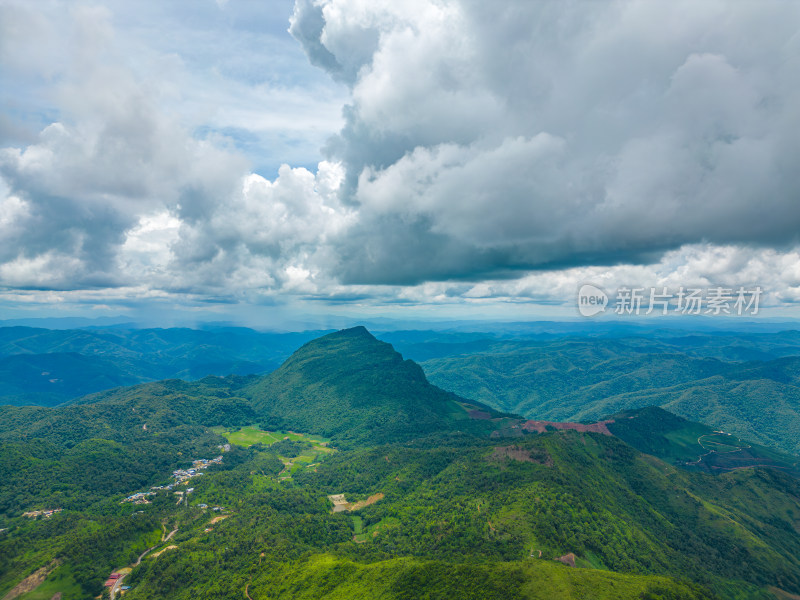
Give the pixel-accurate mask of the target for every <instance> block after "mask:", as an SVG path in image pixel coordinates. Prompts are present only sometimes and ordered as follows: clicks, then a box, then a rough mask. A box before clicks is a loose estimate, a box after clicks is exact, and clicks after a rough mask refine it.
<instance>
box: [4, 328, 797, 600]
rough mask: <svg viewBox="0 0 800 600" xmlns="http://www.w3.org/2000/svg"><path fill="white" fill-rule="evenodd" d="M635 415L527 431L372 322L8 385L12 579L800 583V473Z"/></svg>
mask: <svg viewBox="0 0 800 600" xmlns="http://www.w3.org/2000/svg"><path fill="white" fill-rule="evenodd" d="M653 410H657V409H653ZM641 415H642V416H641V420H639V421H637V420H636V419H635V418H634V419H631V418H630V417H632V416H635V415H634V414H632V413H623V414H619V415H616V416H615V417H614V419H613V420H614V421H615V422H618V423H621V424H623V425H621V426H620V427H622V428H621V429H617V433H618V434H619V437H617V436H615V435H609V433H614V424H613V423H610V424H609V425H608V427H609V428H610V432H609V431H605V432H603V431H602V430H601V429H598V430H597V432H586V431H576V430H571V429H570V427H571V428H572V429H581V427H578V426H568V427H567V428H566V429H561V430H552V428H550V429H548V428H544V429H542V431H543V433H536V432H535V429H533V428H531V427H528V426H527V424H526V421H525V419H523V418H521V417H515V416H514V415H509V414H503V413H498V412H495V411H492V410H491V409H488V408H487V407H485V406H482V405H479V404H475V403H471V402H469V401H466V400H464V399H462V398H459V397H458V396H455V395H453V394H451V393H447V392H444V391H442V390H440V389H438V388H436V387H434V386H432V385H431V384H429V383H428V381H427V380H426V377H425V375H424V374H423V372H422V370H421V369H420V367H419V366H418V365H416V364H415V363H413V362H411V361H409V360H406V359H404V358H403V357H402V356H401V355H399V354H398V353H397V352H396V351H395V350H394V349H393V348H392V347H391V346H390V345H388V344H386V343H384V342H380V341H378V340H376V339H375V338H374V337H373V336H372V335H371V334H370V333H369V332H368V331H366V330H365V329H363V328H354V329H350V330H344V331H341V332H337V333H334V334H330V335H328V336H325V337H322V338H320V339H317V340H314V341H312V342H309V343H308V344H306V345H305V346H303V347H302V348H300V349H299V350H298V351H297V352H295V353H294V355H293V356H292V357H291V358H290V359H288V360H287V361H286V362H285V363H284V364H283V365H282V366H281V368H280V369H279V370H278V371H276V372H275V373H273V374H270V375H266V376H248V377H240V376H231V377H208V378H205V379H203V380H201V381H197V382H183V381H178V380H170V381H163V382H158V383H150V384H142V385H138V386H133V387H128V388H120V389H116V390H111V391H107V392H103V393H99V394H94V395H91V396H88V397H85V398H83V399H81V400H80V401H78V402H75V403H73V404H71V405H68V406H63V407H57V408H41V407H22V408H19V407H4V408H3V409H2V414H0V530H2V531H0V594H6V593H7V592H9V591H10V590H11V589H12V588H14V587H15V586H17V585H18V584H20V583H23V582H28V583H29V585H30V586H32V587H33V588H35V589H33V591H30V592H25V593H24V594H22V595H20V596H19V598H22V600H33V599H35V598H39V597H43V596H44V595H46V594H49V596H47V597H48V598H49V597H51V596H52V595H54V594H55V593H56V592H61V593H62V600H83V599H88V598H93V597H96V596H98V595H99V594H100V592H101V591H102V588H103V581H104V579H105V578H106V577H108V576H109V574H110V573H111V572H112V571H116V572H118V573H120V574H121V575H122V577H123V579H124V584H125V585H126V586H130V590H129V591H127V593H126V597H128V598H130V600H137V599H142V600H143V599H150V600H156V599H161V598H163V599H170V600H176V599H177V600H182V599H187V600H188V599H190V598H191V599H195V598H209V599H211V598H213V599H217V598H219V599H227V598H230V599H234V598H235V599H237V600H238V599H240V598H242V597H249V598H252V599H253V600H266V599H273V598H287V599H289V598H330V599H333V598H374V597H385V598H398V599H400V598H403V599H405V598H408V599H410V598H419V597H427V598H437V599H438V598H442V599H444V598H453V597H458V598H475V599H478V598H481V599H483V598H509V599H534V598H536V599H538V598H542V599H544V598H547V599H555V600H558V599H562V598H563V599H567V598H575V599H578V598H608V599H609V600H611V599H612V598H613V599H617V598H630V599H631V600H633V599H639V600H641V599H650V600H657V599H665V598H668V599H676V600H677V599H698V600H699V599H708V600H710V599H712V598H716V599H726V600H727V599H730V600H739V599H765V600H766V599H769V598H772V599H773V600H774V599H775V598H776V597H778V596H775V594H781V593H783V592H781V591H780V590H783V591H784V592H786V593H793V594H800V536H798V534H797V523H798V522H800V500H799V498H800V479H798V478H797V477H796V476H795V474H794V473H793V472H792V470H791V469H785V468H783V466H784V465H782V464H778V463H776V464H775V465H773V466H768V467H763V466H757V467H746V468H741V467H740V466H738V467H737V468H734V469H730V470H729V471H728V472H721V471H719V470H714V469H713V468H711V466H709V467H708V468H706V469H700V468H697V467H696V466H695V467H693V466H691V465H688V464H683V463H688V462H690V461H688V460H686V458H687V457H688V458H692V453H693V452H696V451H698V447H694V446H692V445H691V440H690V439H689V438H690V437H691V435H693V434H694V433H695V432H697V431H700V432H708V431H709V429H708V428H703V427H704V426H701V425H698V424H692V423H687V422H686V421H683V420H681V419H677V418H676V417H674V416H671V415H669V414H668V413H664V412H663V411H661V412H652V411H651V412H643V413H641ZM625 419H628V422H626V421H625ZM676 419H677V420H676ZM245 425H246V426H247V427H244V426H245ZM625 425H627V427H625ZM659 428H660V429H659ZM649 429H652V430H653V432H654V435H653V436H652V437H651V436H648V435H647V431H648V430H649ZM684 431H686V432H689V433H687V434H685V435H684V434H683V433H681V432H684ZM298 432H301V433H302V435H300V434H299V433H298ZM674 432H678V433H679V434H680V435H678V436H677V438H676V437H675V435H673V434H674ZM712 433H713V432H712ZM700 435H705V433H701V434H700ZM626 440H627V441H626ZM676 440H677V442H676ZM687 440H688V441H687ZM628 442H630V443H628ZM700 442H701V446H700V447H699V450H700V451H702V450H703V449H704V447H703V446H702V443H706V444H717V446H716V448H717V450H720V451H721V450H722V449H723V448H722V444H721V442H719V440H716V439H709V440H700ZM729 442H730V447H733V444H734V440H733V439H731V440H729ZM673 443H674V444H673ZM735 443H736V444H741V445H742V446H744V445H745V444H746V441H745V440H738V439H736V441H735ZM631 444H633V445H631ZM637 448H639V449H637ZM642 449H644V452H642ZM682 453H683V454H682ZM659 456H662V457H663V460H662V458H659ZM776 456H777V455H776ZM714 464H716V463H714ZM173 471H174V473H173ZM153 486H156V487H155V488H153ZM55 509H61V510H60V511H57V512H49V511H53V510H55ZM41 511H45V512H46V514H45V513H41ZM23 513H25V514H23ZM148 549H149V551H148V552H145V551H146V550H148ZM137 560H138V562H137ZM37 585H38V587H37Z"/></svg>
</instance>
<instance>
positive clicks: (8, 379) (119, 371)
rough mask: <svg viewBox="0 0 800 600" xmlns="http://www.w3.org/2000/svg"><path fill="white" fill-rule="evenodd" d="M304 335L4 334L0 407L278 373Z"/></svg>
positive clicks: (3, 330)
mask: <svg viewBox="0 0 800 600" xmlns="http://www.w3.org/2000/svg"><path fill="white" fill-rule="evenodd" d="M315 335H317V334H315V333H314V332H306V333H286V334H278V333H260V332H256V331H253V330H251V329H245V328H236V327H230V328H224V329H214V330H193V329H183V328H173V329H100V330H91V329H76V330H49V329H39V328H33V327H0V404H13V405H42V406H53V405H56V404H60V403H62V402H65V401H68V400H71V399H74V398H77V397H79V396H83V395H85V394H89V393H93V392H98V391H101V390H106V389H109V388H113V387H117V386H120V385H132V384H135V383H140V382H145V381H156V380H160V379H167V378H182V379H199V378H202V377H205V376H207V375H230V374H240V375H246V374H250V373H266V372H269V371H272V370H274V369H276V368H277V367H278V366H279V365H280V363H281V362H282V361H283V360H285V359H286V358H287V357H288V356H289V355H290V354H291V352H292V351H293V350H295V349H296V348H297V347H298V346H299V345H300V344H302V343H304V342H306V341H308V340H309V339H312V338H313V337H315Z"/></svg>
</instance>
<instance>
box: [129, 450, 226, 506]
mask: <svg viewBox="0 0 800 600" xmlns="http://www.w3.org/2000/svg"><path fill="white" fill-rule="evenodd" d="M219 449H220V450H222V452H227V451H228V450H230V449H231V446H230V444H224V445H222V446H219ZM220 464H222V455H221V454H220V455H219V456H217V457H215V458H211V459H207V458H198V459H197V460H193V461H192V466H191V468H188V469H177V470H175V471H173V472H172V475H171V476H170V477H171V478H172V479H174V480H175V481H174V482H172V483H168V484H166V485H154V486H152V487H151V488H150V491H148V492H136V493H135V494H131V495H130V496H127V497H126V498H124V499H123V500H122V501H121V502H120V504H124V503H125V502H131V503H133V504H151V502H150V500H148V498H149V497H150V496H155V495H156V494H157V493H158V491H159V490H166V491H172V490H173V488H175V486H179V485H184V484H186V483H187V482H188V481H189V480H190V479H192V478H194V477H198V476H200V475H203V473H202V471H203V469H207V468H208V467H210V466H211V465H220ZM193 491H194V488H189V489H187V490H186V491H185V493H184V492H183V491H176V492H175V494H177V495H179V496H181V497H184V496H185V495H186V494H191V493H192V492H193ZM178 502H179V503H180V500H179V501H178Z"/></svg>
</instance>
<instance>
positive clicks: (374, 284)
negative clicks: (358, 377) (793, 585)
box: [0, 0, 800, 305]
mask: <svg viewBox="0 0 800 600" xmlns="http://www.w3.org/2000/svg"><path fill="white" fill-rule="evenodd" d="M206 4H208V6H206ZM206 4H203V5H202V6H201V7H199V8H198V11H199V12H198V15H197V16H196V23H198V25H197V26H194V27H193V26H192V25H191V24H184V23H182V22H181V19H180V18H179V17H180V15H179V14H178V13H177V12H176V10H177V9H175V7H173V6H171V5H164V4H162V3H157V2H145V3H142V5H141V10H139V9H138V7H137V9H136V10H134V9H132V8H131V5H129V4H127V3H125V2H118V1H116V0H112V1H110V2H108V3H107V4H106V5H105V6H104V7H102V8H96V7H94V8H93V7H89V6H86V5H76V6H75V7H73V6H71V5H68V4H65V3H61V2H57V1H53V2H50V3H47V5H46V6H45V8H44V9H43V10H41V11H36V10H32V9H31V8H30V7H29V6H28V5H26V4H23V3H19V2H10V1H6V2H2V3H0V13H2V14H0V23H1V24H2V25H0V27H2V28H3V29H2V31H0V33H2V34H8V35H0V65H1V66H2V67H3V68H2V70H0V83H1V84H3V85H2V87H3V88H4V89H6V90H7V89H14V90H18V91H19V94H18V96H19V97H20V98H25V97H26V95H27V96H28V97H36V98H39V100H37V102H38V103H39V104H36V105H35V106H36V109H35V110H31V111H29V112H30V113H31V115H33V113H35V115H33V116H31V115H29V116H27V117H26V118H25V119H18V118H17V116H16V115H17V112H18V111H19V110H20V109H19V105H13V106H12V103H11V100H10V99H9V98H10V94H9V92H7V91H3V92H0V99H1V100H2V103H0V106H2V107H3V108H2V109H1V110H3V111H5V112H7V114H5V115H3V118H2V119H0V135H2V136H4V137H2V138H0V139H3V140H5V139H6V137H5V136H8V138H9V139H12V138H13V140H14V141H13V143H12V142H3V144H5V147H3V148H0V285H3V286H6V287H8V288H24V287H35V288H47V287H51V288H54V289H65V290H66V289H80V288H89V287H98V288H103V287H104V286H107V287H116V288H118V289H119V290H125V291H124V293H123V292H120V295H121V296H120V297H129V296H127V294H136V293H144V292H142V290H148V292H147V293H155V294H157V295H158V294H166V295H168V296H169V295H173V294H174V295H181V294H185V295H186V297H195V296H197V297H200V296H202V295H203V294H209V295H213V296H214V297H215V298H228V299H231V300H234V301H253V302H260V301H265V299H266V298H276V297H280V296H285V297H307V298H316V299H327V300H340V299H341V300H345V299H348V298H351V299H358V300H357V301H358V302H364V303H369V302H373V301H374V302H377V303H379V302H384V301H399V302H406V303H410V304H413V303H418V302H419V303H424V302H431V303H439V304H442V305H447V304H458V303H470V302H476V303H480V302H488V301H491V300H496V301H503V302H527V301H531V302H540V301H541V302H555V303H558V302H568V301H570V300H571V298H572V296H573V294H574V290H575V286H576V285H577V284H578V283H580V281H582V280H595V281H597V282H598V283H600V284H605V285H611V284H617V283H619V284H620V285H622V284H625V283H632V281H626V279H631V280H636V281H637V282H639V281H640V282H641V285H650V282H653V285H655V284H661V283H664V284H665V285H680V284H685V285H689V284H690V283H692V282H694V281H698V282H706V281H707V282H711V283H721V284H729V283H730V284H731V285H737V284H742V285H745V284H747V283H748V282H751V281H753V282H756V283H758V284H761V285H764V286H765V287H767V286H769V289H770V295H769V301H770V302H772V303H773V304H775V305H778V304H780V303H782V302H795V301H798V300H800V279H799V278H800V273H798V267H797V265H798V264H800V255H798V250H797V248H796V246H797V231H798V230H800V229H799V228H800V203H798V202H797V198H796V191H797V189H800V174H798V170H797V169H796V164H797V163H798V159H800V142H798V140H797V136H796V135H795V134H794V132H795V131H797V129H798V126H800V108H798V107H800V76H798V73H800V70H798V67H800V58H798V57H799V56H800V41H798V40H799V39H800V38H798V36H797V31H798V28H800V7H798V6H797V5H794V4H790V3H784V2H779V1H777V0H776V1H771V0H770V1H767V2H763V3H759V4H758V6H757V7H754V6H753V5H751V4H747V3H738V4H734V5H731V4H730V3H725V2H721V1H717V0H711V1H709V2H703V3H701V4H698V3H696V2H674V3H666V2H663V3H652V2H637V1H632V0H631V1H625V2H615V3H597V2H578V3H566V4H564V3H560V2H507V3H502V4H491V3H485V2H478V1H477V0H437V1H433V0H413V1H412V2H400V3H398V2H390V1H389V0H370V1H366V0H297V1H296V2H295V12H294V15H293V17H292V23H291V31H292V34H293V35H294V36H295V37H296V38H297V39H298V40H299V41H300V42H301V43H302V44H303V47H304V48H305V50H306V52H307V53H308V55H309V58H310V59H311V61H312V62H313V63H314V64H316V65H318V66H321V67H322V68H323V69H325V70H326V71H327V73H328V74H329V75H331V76H332V78H333V79H335V80H336V81H339V82H342V83H343V85H344V86H345V87H346V89H347V92H348V98H349V99H348V100H345V99H344V94H343V93H342V89H343V88H342V87H337V85H335V84H332V83H330V84H328V83H321V82H320V81H319V80H311V79H305V75H302V74H298V73H300V69H299V67H298V63H297V58H296V56H289V54H287V53H286V52H285V50H284V49H283V47H282V46H281V43H282V42H280V41H277V40H279V38H277V37H276V36H275V35H274V32H273V33H270V34H269V35H266V34H262V32H261V31H260V29H259V28H262V27H263V28H264V29H265V30H266V29H269V28H274V27H276V25H275V23H276V22H277V23H278V24H279V26H280V27H282V28H285V26H286V24H285V23H280V20H278V21H276V20H275V19H274V18H273V17H270V18H267V17H265V16H264V15H265V14H266V13H268V12H269V11H266V12H265V11H264V10H260V12H259V9H257V8H253V5H250V4H249V3H239V2H227V3H224V2H223V3H220V4H219V5H218V6H215V5H214V4H213V3H206ZM220 11H223V12H224V14H225V15H226V18H227V20H226V21H225V23H226V24H224V25H216V23H217V21H218V20H219V16H220ZM165 27H169V29H170V30H171V35H169V36H166V35H164V31H165V29H164V28H165ZM214 40H218V41H219V45H218V46H217V45H216V44H212V43H210V41H214ZM743 40H747V41H746V42H743ZM262 41H263V43H264V45H265V46H264V48H265V49H264V50H263V51H258V44H259V43H261V42H262ZM9 84H10V87H9ZM40 92H41V93H40ZM345 101H349V103H350V104H349V105H348V106H345V107H344V114H343V116H342V115H341V114H340V109H341V105H342V104H343V103H344V102H345ZM20 102H21V101H20ZM7 107H9V108H8V109H7V110H6V108H7ZM12 108H13V110H12ZM37 120H38V121H41V126H40V127H38V129H37V130H36V134H35V135H34V137H35V139H33V140H30V139H28V138H29V137H30V135H29V133H30V132H29V130H30V128H31V127H32V125H31V124H32V123H36V122H37ZM9 123H10V124H12V125H15V127H16V125H19V127H18V128H17V129H15V127H12V126H11V125H9ZM334 129H340V132H339V133H338V134H337V135H335V136H334V137H333V138H332V139H330V140H329V142H328V143H327V145H326V149H325V152H326V153H327V158H328V160H323V161H321V162H319V161H318V160H317V157H316V150H312V148H313V147H314V146H315V145H321V144H322V141H323V139H324V138H325V137H326V136H327V134H328V133H329V132H330V131H332V130H334ZM26 132H28V133H26ZM26 136H28V137H27V138H26ZM23 138H26V139H25V140H24V141H23ZM281 153H282V155H283V156H284V158H283V159H282V160H281V161H278V154H281ZM278 162H282V163H283V166H281V167H280V168H279V169H277V170H278V173H277V175H275V176H274V177H273V176H270V177H264V176H263V175H258V174H255V173H253V172H252V171H253V166H254V163H255V164H256V166H258V165H261V164H273V163H274V165H275V166H276V167H277V164H278ZM318 162H319V164H318V166H316V168H314V167H312V165H314V164H317V163H318ZM290 165H302V166H295V168H292V167H291V166H290ZM303 167H306V168H303ZM310 169H311V170H310ZM111 293H112V292H110V291H109V294H111ZM354 301H355V300H354Z"/></svg>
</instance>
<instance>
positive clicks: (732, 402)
mask: <svg viewBox="0 0 800 600" xmlns="http://www.w3.org/2000/svg"><path fill="white" fill-rule="evenodd" d="M794 333H796V332H789V333H787V334H786V335H777V334H776V336H773V337H774V338H775V339H773V340H772V341H773V343H775V344H778V343H779V342H781V341H784V342H787V343H788V342H789V341H794V340H795V338H796V336H795V335H794ZM790 334H792V335H790ZM737 340H738V343H739V344H744V341H743V340H740V339H739V338H731V339H728V340H727V342H726V341H725V340H723V341H721V342H719V347H716V348H715V347H714V346H713V345H712V342H711V341H710V340H709V339H707V338H706V337H700V339H699V340H694V339H692V338H680V339H679V340H677V341H676V340H667V341H665V340H660V339H656V340H653V339H640V338H631V339H611V340H609V339H600V340H594V339H574V340H558V341H551V342H546V343H544V342H542V343H536V344H531V343H525V344H520V343H517V344H515V345H509V344H508V343H504V344H501V345H495V346H493V348H492V349H491V350H489V351H487V352H485V353H481V354H473V353H465V354H452V355H449V356H445V357H440V358H432V359H429V360H426V361H424V362H423V367H424V369H425V371H426V374H427V375H428V377H429V378H430V380H431V382H432V383H434V384H436V385H438V386H441V387H442V388H444V389H447V390H450V391H453V392H454V393H457V394H459V395H461V396H463V397H465V398H469V399H472V400H475V401H480V402H483V403H485V404H488V405H489V406H492V407H494V408H496V409H498V410H506V411H510V412H515V413H518V414H521V415H523V416H526V417H529V418H534V419H545V420H551V421H587V420H597V419H600V418H602V417H604V416H605V415H609V414H613V413H616V412H619V411H622V410H626V409H632V408H641V407H644V406H652V405H655V406H661V407H663V408H665V409H667V410H669V411H670V412H674V413H676V414H678V415H680V416H682V417H685V418H688V419H691V420H694V421H702V422H704V423H707V424H709V425H712V426H714V427H716V428H721V429H725V430H726V431H730V432H731V433H734V434H735V435H739V436H741V437H744V438H747V439H750V440H753V441H755V442H757V443H760V444H764V445H768V446H772V447H774V448H776V449H779V450H782V451H784V452H791V453H795V454H797V453H800V385H798V382H800V358H798V357H784V358H777V359H773V360H769V361H766V362H747V363H737V362H730V361H722V360H718V359H717V358H705V357H699V356H695V355H694V354H695V353H699V352H707V353H709V354H714V353H715V352H716V353H718V354H721V355H723V356H726V357H727V356H728V354H726V352H723V351H722V350H723V349H725V348H727V349H728V350H730V348H731V345H733V348H734V349H735V348H737V347H738V346H737V345H736V344H737ZM667 342H671V343H669V344H668V343H667ZM726 343H727V344H729V345H728V346H726V345H725V344H726ZM751 344H755V342H751ZM764 344H765V345H766V342H764ZM667 349H669V350H670V352H669V353H665V352H664V350H667ZM773 349H774V348H773ZM678 350H680V352H678ZM774 350H775V351H776V352H778V351H780V350H779V349H774ZM729 353H730V354H734V355H736V354H737V352H733V351H731V352H729Z"/></svg>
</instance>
